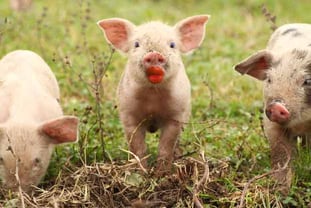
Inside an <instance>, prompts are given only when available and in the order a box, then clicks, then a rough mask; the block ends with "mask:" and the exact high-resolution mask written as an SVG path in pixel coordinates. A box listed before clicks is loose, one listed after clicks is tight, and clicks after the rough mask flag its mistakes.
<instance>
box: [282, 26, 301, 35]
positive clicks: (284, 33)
mask: <svg viewBox="0 0 311 208" xmlns="http://www.w3.org/2000/svg"><path fill="white" fill-rule="evenodd" d="M292 32H297V29H296V28H289V29H287V30H285V31H284V32H282V34H281V35H286V34H288V33H292Z"/></svg>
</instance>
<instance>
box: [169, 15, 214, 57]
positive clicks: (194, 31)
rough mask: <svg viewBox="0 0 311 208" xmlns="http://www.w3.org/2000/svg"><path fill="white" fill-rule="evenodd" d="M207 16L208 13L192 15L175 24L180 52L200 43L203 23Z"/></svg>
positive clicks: (203, 29) (191, 48) (188, 50)
mask: <svg viewBox="0 0 311 208" xmlns="http://www.w3.org/2000/svg"><path fill="white" fill-rule="evenodd" d="M209 18H210V16H209V15H197V16H192V17H188V18H186V19H184V20H182V21H180V22H178V23H177V24H176V25H175V29H176V31H177V33H178V34H179V37H180V43H181V47H180V50H181V52H183V53H187V52H190V51H191V50H193V49H196V48H198V47H199V46H200V45H201V43H202V41H203V39H204V36H205V25H206V23H207V21H208V19H209Z"/></svg>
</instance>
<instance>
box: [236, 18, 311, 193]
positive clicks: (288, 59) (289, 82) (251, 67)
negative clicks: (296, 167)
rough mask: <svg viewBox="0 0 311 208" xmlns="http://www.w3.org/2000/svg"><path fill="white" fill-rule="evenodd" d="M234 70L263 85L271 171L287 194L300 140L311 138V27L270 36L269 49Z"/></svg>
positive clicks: (295, 27) (285, 29) (284, 28)
mask: <svg viewBox="0 0 311 208" xmlns="http://www.w3.org/2000/svg"><path fill="white" fill-rule="evenodd" d="M234 68H235V70H237V71H238V72H240V73H241V74H248V75H250V76H253V77H255V78H257V79H259V80H263V81H264V102H265V107H264V112H265V116H264V121H263V122H264V123H263V124H264V131H265V134H266V136H267V137H268V139H269V141H270V147H271V161H272V168H273V169H275V170H277V169H278V171H276V173H275V174H274V177H275V178H276V180H277V181H278V182H279V183H280V186H281V189H282V190H283V191H284V192H287V191H288V189H289V187H290V184H291V178H292V170H291V163H289V166H286V164H287V162H290V161H291V160H292V158H293V155H294V153H295V146H296V144H295V140H296V138H297V137H301V138H303V139H304V140H305V141H306V142H310V138H311V24H287V25H284V26H281V27H280V28H278V29H277V30H276V31H275V32H274V33H273V34H272V36H271V38H270V40H269V42H268V46H267V48H266V49H264V50H261V51H258V52H257V53H255V54H253V55H252V56H250V57H248V58H247V59H245V60H244V61H242V62H241V63H239V64H237V65H236V66H235V67H234Z"/></svg>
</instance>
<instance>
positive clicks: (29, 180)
mask: <svg viewBox="0 0 311 208" xmlns="http://www.w3.org/2000/svg"><path fill="white" fill-rule="evenodd" d="M0 106H1V108H0V177H1V180H2V183H3V185H4V186H5V187H7V188H9V189H13V190H15V189H16V188H17V187H19V186H21V187H22V188H23V189H24V190H26V191H27V190H29V188H30V186H31V185H37V184H38V183H39V181H40V179H41V178H42V177H43V176H44V174H45V172H46V169H47V167H48V164H49V161H50V157H51V154H52V151H53V147H54V145H55V144H60V143H63V142H74V141H76V139H77V130H78V129H77V125H78V119H77V118H76V117H73V116H63V113H62V109H61V107H60V105H59V88H58V84H57V81H56V79H55V76H54V74H53V73H52V72H51V70H50V68H49V66H48V65H47V64H46V63H45V62H44V61H43V59H42V58H41V57H40V56H38V55H37V54H35V53H33V52H31V51H24V50H18V51H14V52H11V53H9V54H8V55H6V56H4V57H3V58H2V59H1V60H0ZM18 179H19V182H18Z"/></svg>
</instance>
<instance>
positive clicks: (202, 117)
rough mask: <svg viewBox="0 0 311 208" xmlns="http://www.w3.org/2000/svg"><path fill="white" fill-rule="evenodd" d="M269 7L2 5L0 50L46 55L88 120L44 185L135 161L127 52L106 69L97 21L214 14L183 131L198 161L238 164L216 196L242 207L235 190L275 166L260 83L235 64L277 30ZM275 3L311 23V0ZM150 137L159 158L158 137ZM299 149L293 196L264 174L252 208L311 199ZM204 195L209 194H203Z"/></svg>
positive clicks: (118, 0)
mask: <svg viewBox="0 0 311 208" xmlns="http://www.w3.org/2000/svg"><path fill="white" fill-rule="evenodd" d="M261 4H262V1H260V0H250V1H246V0H236V1H226V0H211V1H199V0H185V1H182V0H176V1H164V0H153V1H145V0H134V1H122V0H114V1H96V0H89V1H87V0H80V1H74V0H68V1H63V0H53V1H43V0H37V1H35V2H34V5H33V7H32V8H31V9H30V10H29V11H28V12H25V13H16V12H13V11H12V10H10V8H9V5H8V2H7V1H1V2H0V55H1V56H2V55H4V54H6V53H8V52H10V51H12V50H15V49H29V50H33V51H35V52H37V53H38V54H40V55H41V56H42V57H43V58H44V59H45V60H46V61H47V63H48V64H49V65H50V66H51V68H52V70H53V71H54V73H55V74H56V76H57V79H58V82H59V85H60V89H61V96H62V98H61V104H62V106H63V109H64V112H65V114H68V115H76V116H78V117H80V119H81V126H80V141H79V142H78V143H76V144H73V145H66V146H62V147H59V148H57V150H56V151H55V153H54V155H53V159H52V162H51V165H50V168H49V171H48V174H47V177H46V180H45V181H49V180H53V179H54V178H55V177H56V176H57V174H58V172H59V171H60V170H61V168H62V165H63V164H64V163H66V162H67V161H68V158H69V159H70V160H71V162H72V163H73V164H75V165H76V166H80V165H81V164H82V163H87V164H93V163H96V162H110V160H113V161H121V160H125V159H127V158H128V155H127V153H125V152H124V151H122V150H121V149H127V145H126V142H125V138H124V135H123V130H122V126H121V124H120V122H119V119H118V113H117V109H116V108H115V106H116V104H117V103H116V96H115V94H116V87H117V84H118V80H119V79H120V76H121V73H122V70H123V67H124V65H125V62H126V57H124V56H122V55H120V54H118V53H114V54H113V56H112V61H111V63H110V64H109V67H108V68H105V67H106V64H105V63H106V62H107V61H108V57H109V56H110V54H111V50H110V48H109V46H108V45H107V44H106V42H105V40H104V37H103V34H102V32H101V31H100V29H99V28H98V27H97V25H96V22H97V21H98V20H100V19H103V18H110V17H122V18H126V19H129V20H131V21H132V22H134V23H136V24H140V23H143V22H146V21H150V20H162V21H164V22H167V23H169V24H172V25H173V24H175V22H177V21H179V20H181V19H182V18H185V17H187V16H191V15H196V14H210V15H211V16H212V18H211V19H210V21H209V23H208V24H207V27H206V37H205V41H204V43H203V45H202V47H201V48H200V49H199V50H197V51H195V52H194V53H193V54H192V55H190V56H185V57H184V63H185V66H186V68H187V73H188V75H189V78H190V80H191V83H192V118H191V122H190V123H189V124H187V125H186V128H185V131H184V133H183V135H182V140H181V146H182V148H183V149H184V152H186V153H189V154H190V153H192V156H194V157H198V153H199V152H200V151H201V152H204V154H205V156H206V157H207V158H208V160H211V161H213V160H225V161H229V164H230V167H229V173H227V174H226V175H225V176H224V177H221V178H220V179H219V180H220V181H221V183H222V184H224V185H225V186H226V188H227V190H228V194H227V196H225V197H220V198H217V199H214V200H216V201H217V202H216V203H215V204H217V205H219V206H228V205H229V206H234V205H236V202H238V200H236V201H235V202H234V201H233V202H232V199H234V197H232V196H234V193H235V192H236V191H238V190H239V189H240V188H241V187H239V185H238V184H237V181H239V182H240V183H242V182H247V181H248V180H250V179H251V178H252V177H254V176H256V175H260V174H262V173H265V172H267V171H268V170H269V169H270V165H269V147H268V142H267V139H266V138H265V137H264V135H263V132H262V129H261V122H260V116H261V112H260V109H261V108H262V90H261V88H262V87H261V83H260V82H259V81H256V80H254V79H252V78H249V77H242V76H240V75H239V74H237V73H236V72H235V71H234V70H233V69H232V67H233V65H234V64H236V63H237V62H239V61H240V60H242V59H243V58H245V57H247V56H248V55H250V54H251V53H253V52H254V51H256V50H259V49H263V48H264V47H265V44H266V42H267V40H268V38H269V36H270V34H271V30H270V24H269V23H268V22H267V21H266V20H265V17H264V16H263V14H262V13H261ZM266 7H267V8H268V9H269V10H270V11H271V13H273V14H274V15H276V16H277V22H276V24H277V25H282V24H285V23H289V22H310V19H311V12H310V10H311V4H310V2H309V1H308V0H300V1H291V0H283V1H267V2H266ZM93 70H95V71H99V70H104V71H105V76H104V77H103V80H102V91H101V93H102V94H101V106H100V109H101V111H102V116H103V119H102V120H101V122H102V124H103V129H104V131H103V137H101V136H100V134H99V129H98V128H99V126H98V124H99V122H97V120H98V113H97V112H96V109H97V108H98V106H96V100H95V96H94V93H95V92H94V90H92V87H91V85H92V83H94V75H93ZM80 77H82V79H81V78H80ZM101 138H103V139H104V140H103V141H101ZM148 139H149V140H148V145H149V147H150V152H151V154H152V157H153V158H154V157H155V155H156V149H157V139H156V136H150V137H148ZM300 153H301V154H300V158H305V160H299V163H297V165H296V169H297V171H296V176H295V182H294V184H293V187H292V189H291V193H290V195H289V196H288V197H287V198H284V197H281V196H279V195H277V194H275V195H273V196H271V195H269V193H267V192H266V191H261V190H266V189H268V188H269V187H272V186H273V183H272V182H271V181H270V180H269V178H268V177H265V178H263V179H261V180H258V181H256V182H255V183H257V185H258V186H256V187H257V188H258V190H257V189H256V190H250V192H251V193H252V194H249V195H248V196H247V197H246V205H247V207H278V206H280V204H283V206H299V207H307V201H308V200H309V201H310V200H311V176H310V175H311V174H310V165H311V159H310V151H305V152H303V151H300ZM301 155H302V156H301ZM81 158H82V159H81ZM308 173H309V174H308ZM43 183H44V182H43ZM201 197H202V198H203V199H204V197H206V198H208V196H207V195H206V196H204V193H202V196H201ZM203 201H204V200H203ZM206 201H207V202H208V201H209V200H206ZM278 203H279V204H278ZM206 207H213V206H209V205H207V204H206Z"/></svg>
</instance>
